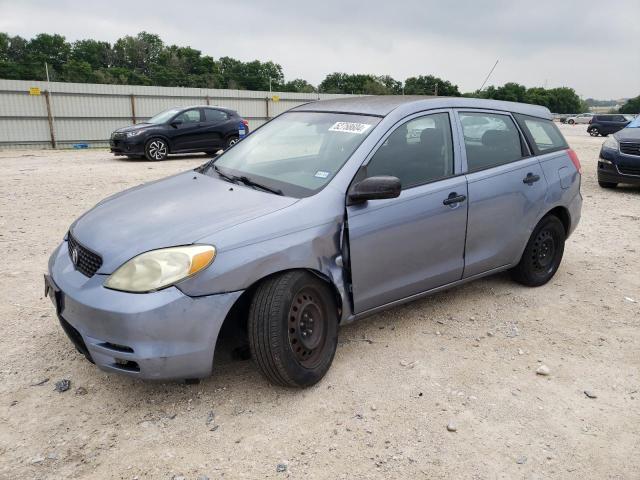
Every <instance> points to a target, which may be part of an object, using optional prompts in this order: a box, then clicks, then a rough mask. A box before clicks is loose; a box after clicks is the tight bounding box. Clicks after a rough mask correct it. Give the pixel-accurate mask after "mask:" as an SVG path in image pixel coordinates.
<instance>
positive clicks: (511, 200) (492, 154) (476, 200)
mask: <svg viewBox="0 0 640 480" xmlns="http://www.w3.org/2000/svg"><path fill="white" fill-rule="evenodd" d="M456 117H457V121H458V124H459V127H460V128H459V129H460V131H461V132H462V135H463V145H464V148H463V151H464V161H465V168H466V171H467V175H466V178H467V182H468V192H469V195H468V197H469V198H468V202H469V207H468V208H469V217H468V224H467V239H466V245H465V267H464V274H463V278H468V277H473V276H474V275H478V274H481V273H484V272H488V271H491V270H494V269H498V268H500V267H504V266H506V265H510V264H513V263H514V262H516V261H517V260H518V259H519V257H520V255H521V254H522V250H523V249H524V247H525V245H526V243H527V240H528V238H529V236H530V234H531V231H532V230H533V228H534V226H535V224H536V222H537V219H538V217H539V215H540V212H541V210H542V208H543V205H544V199H545V194H546V189H547V183H546V180H545V178H544V175H543V172H542V168H541V167H540V164H539V162H538V159H537V158H536V157H535V156H533V155H531V152H530V151H529V149H528V146H527V144H526V142H525V140H524V137H523V136H522V134H521V133H520V130H519V129H518V127H517V126H516V123H515V121H514V119H513V117H512V116H511V115H510V114H509V113H506V112H495V111H479V110H464V111H463V110H459V111H457V112H456Z"/></svg>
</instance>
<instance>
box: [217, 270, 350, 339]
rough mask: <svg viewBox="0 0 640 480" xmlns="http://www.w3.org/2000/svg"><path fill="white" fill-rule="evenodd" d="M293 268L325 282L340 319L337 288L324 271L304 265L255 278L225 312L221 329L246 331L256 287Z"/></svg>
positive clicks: (340, 300) (340, 303)
mask: <svg viewBox="0 0 640 480" xmlns="http://www.w3.org/2000/svg"><path fill="white" fill-rule="evenodd" d="M295 270H303V271H307V272H309V273H311V274H313V275H315V276H316V277H318V278H320V279H321V280H323V281H324V282H326V283H327V286H328V287H329V289H330V290H331V292H332V294H333V296H334V299H335V301H336V305H337V307H338V311H337V312H336V314H337V315H338V321H340V320H341V319H342V312H343V300H342V296H341V295H340V290H339V289H338V287H337V285H336V284H335V283H334V281H333V280H332V279H331V278H330V277H329V276H328V275H326V274H325V273H323V272H321V271H320V270H316V269H314V268H304V267H302V268H287V269H283V270H279V271H277V272H272V273H270V274H268V275H265V276H264V277H261V278H259V279H257V280H255V281H254V282H253V283H252V284H251V285H250V286H249V287H248V288H246V289H245V291H244V292H243V293H242V295H240V297H238V298H237V299H236V301H235V302H234V304H233V306H232V307H231V309H230V310H229V312H228V313H227V316H226V317H225V319H224V321H223V322H222V327H221V329H226V330H227V331H229V330H232V329H238V328H239V329H240V330H242V331H246V326H247V322H248V319H249V307H250V306H251V299H252V298H253V295H254V294H255V291H256V289H257V288H258V287H259V286H260V285H261V284H262V283H263V282H265V281H267V280H269V279H270V278H273V277H275V276H277V275H282V274H284V273H287V272H291V271H295Z"/></svg>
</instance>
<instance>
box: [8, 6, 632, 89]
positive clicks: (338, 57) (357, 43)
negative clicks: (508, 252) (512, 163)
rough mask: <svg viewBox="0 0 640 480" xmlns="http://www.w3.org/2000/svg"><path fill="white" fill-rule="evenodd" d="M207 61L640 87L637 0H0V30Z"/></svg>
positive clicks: (308, 72)
mask: <svg viewBox="0 0 640 480" xmlns="http://www.w3.org/2000/svg"><path fill="white" fill-rule="evenodd" d="M143 30H144V31H147V32H151V33H156V34H158V35H160V36H161V38H162V39H163V40H164V41H165V43H168V44H176V45H180V46H191V47H193V48H197V49H198V50H201V51H202V52H203V54H206V55H210V56H212V57H214V58H219V57H222V56H230V57H234V58H237V59H240V60H243V61H248V60H254V59H258V60H261V61H266V60H273V61H274V62H276V63H279V64H280V65H282V67H283V69H284V74H285V77H286V79H287V80H291V79H294V78H304V79H306V80H308V81H309V82H311V83H312V84H314V85H317V84H318V83H320V82H321V81H322V79H323V78H324V77H325V76H326V75H327V74H329V73H332V72H347V73H372V74H375V75H391V76H392V77H394V78H396V79H397V80H404V79H405V78H407V77H410V76H416V75H420V74H423V75H428V74H431V75H436V76H438V77H441V78H443V79H445V80H449V81H451V82H452V83H454V84H457V85H458V86H459V88H460V90H461V91H463V92H466V91H474V90H476V89H478V88H479V87H480V86H481V84H482V82H483V80H484V78H485V77H486V75H487V74H488V73H489V70H490V69H491V67H492V66H493V64H494V63H495V62H496V60H498V65H497V66H496V68H495V71H494V72H493V74H492V76H491V78H490V79H489V82H488V83H487V85H490V84H493V85H502V84H504V83H506V82H518V83H521V84H524V85H526V86H527V87H534V86H543V87H544V86H546V87H548V88H552V87H560V86H568V87H572V88H574V89H575V90H576V92H577V93H578V94H579V95H581V96H582V97H583V98H589V97H593V98H598V99H618V98H624V97H635V96H637V95H639V94H640V0H607V1H602V0H599V1H593V0H553V1H549V0H535V1H523V0H506V1H505V0H480V1H472V0H449V1H443V0H436V1H432V0H407V1H402V0H396V1H389V0H387V1H379V0H366V1H365V0H360V1H353V0H339V1H335V0H324V1H314V2H304V1H302V0H295V1H294V0H271V1H264V0H263V1H260V0H241V1H235V2H234V1H229V0H226V1H217V0H193V1H189V0H171V1H167V0H154V1H147V0H135V1H120V0H109V1H99V2H98V1H88V0H56V1H51V0H49V1H46V0H19V1H18V0H12V1H9V0H0V31H3V32H7V33H9V34H10V35H20V36H23V37H25V38H30V37H32V36H34V35H36V34H38V33H41V32H46V33H59V34H61V35H64V36H65V37H66V38H67V40H69V41H74V40H78V39H83V38H93V39H96V40H104V41H108V42H111V43H112V42H114V41H115V40H117V39H118V38H119V37H121V36H124V35H135V34H136V33H138V32H140V31H143Z"/></svg>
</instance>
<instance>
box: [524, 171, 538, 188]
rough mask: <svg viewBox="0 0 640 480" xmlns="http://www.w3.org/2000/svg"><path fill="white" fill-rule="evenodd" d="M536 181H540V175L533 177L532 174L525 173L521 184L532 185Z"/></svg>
mask: <svg viewBox="0 0 640 480" xmlns="http://www.w3.org/2000/svg"><path fill="white" fill-rule="evenodd" d="M538 180H540V175H534V174H533V173H531V172H529V173H527V176H526V177H524V178H523V179H522V183H526V184H527V185H533V184H534V183H536V182H537V181H538Z"/></svg>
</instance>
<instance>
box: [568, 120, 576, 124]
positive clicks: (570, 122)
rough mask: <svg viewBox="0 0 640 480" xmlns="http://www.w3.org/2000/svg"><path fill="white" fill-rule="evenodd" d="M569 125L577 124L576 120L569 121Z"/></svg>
mask: <svg viewBox="0 0 640 480" xmlns="http://www.w3.org/2000/svg"><path fill="white" fill-rule="evenodd" d="M567 123H568V124H569V125H573V124H574V123H576V121H575V120H574V119H569V120H568V121H567Z"/></svg>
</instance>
